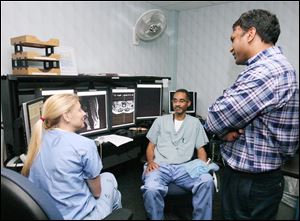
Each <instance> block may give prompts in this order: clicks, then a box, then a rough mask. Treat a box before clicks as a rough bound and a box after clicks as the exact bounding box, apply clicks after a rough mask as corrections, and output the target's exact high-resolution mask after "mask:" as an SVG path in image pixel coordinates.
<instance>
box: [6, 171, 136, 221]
mask: <svg viewBox="0 0 300 221" xmlns="http://www.w3.org/2000/svg"><path fill="white" fill-rule="evenodd" d="M132 216H133V214H132V212H131V211H130V210H128V209H124V208H122V209H119V210H116V211H113V213H111V214H110V215H108V216H107V217H106V218H105V219H106V220H128V219H132ZM6 219H19V220H24V219H25V220H31V219H34V220H63V216H62V215H61V213H60V212H59V211H58V209H57V208H56V207H55V204H54V201H53V199H52V198H51V197H50V196H49V195H48V194H47V193H46V192H44V191H43V190H41V189H39V188H37V187H36V186H35V185H34V184H33V183H32V182H30V181H29V179H27V177H25V176H22V175H21V174H19V173H18V172H16V171H13V170H10V169H7V168H1V220H6Z"/></svg>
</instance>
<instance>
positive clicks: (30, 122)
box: [22, 97, 44, 144]
mask: <svg viewBox="0 0 300 221" xmlns="http://www.w3.org/2000/svg"><path fill="white" fill-rule="evenodd" d="M43 100H44V98H43V97H40V98H36V99H33V100H30V101H27V102H24V103H22V109H23V120H24V121H23V122H24V127H25V134H26V140H27V144H29V141H30V137H31V131H32V129H33V126H34V124H35V123H36V122H37V121H38V120H39V119H40V118H41V116H42V109H43V103H44V101H43Z"/></svg>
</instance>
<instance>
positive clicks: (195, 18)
mask: <svg viewBox="0 0 300 221" xmlns="http://www.w3.org/2000/svg"><path fill="white" fill-rule="evenodd" d="M254 8H261V9H267V10H270V11H271V12H273V13H275V14H276V15H277V17H278V19H279V22H280V26H281V34H280V36H279V40H278V42H277V45H278V46H281V47H282V49H283V52H284V54H285V55H286V57H287V58H288V59H289V61H290V62H291V63H292V65H293V66H294V67H295V69H296V71H297V76H298V79H299V2H282V1H281V2H278V1H274V2H273V1H270V2H232V3H226V4H223V5H217V6H212V7H204V8H199V9H193V10H188V11H182V12H180V13H179V18H178V20H179V27H178V48H177V51H178V57H177V87H178V88H180V87H184V88H188V89H190V90H195V91H197V92H198V103H197V112H198V114H200V115H201V116H202V117H204V118H206V115H207V109H208V107H209V105H210V104H212V103H213V102H214V101H215V100H216V98H218V97H219V96H220V95H222V91H223V90H224V89H225V88H227V87H229V86H230V85H231V84H232V83H233V82H234V80H235V79H236V77H237V75H238V74H239V72H240V71H241V70H242V69H243V68H244V66H237V65H236V64H235V62H234V59H233V57H232V55H231V53H229V48H230V46H231V41H230V36H231V33H232V24H233V23H234V22H235V21H236V20H237V19H238V18H239V16H240V14H242V13H243V12H245V11H247V10H250V9H254ZM187 76H188V77H187ZM298 84H299V82H298Z"/></svg>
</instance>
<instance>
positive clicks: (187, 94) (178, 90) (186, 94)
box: [174, 88, 191, 101]
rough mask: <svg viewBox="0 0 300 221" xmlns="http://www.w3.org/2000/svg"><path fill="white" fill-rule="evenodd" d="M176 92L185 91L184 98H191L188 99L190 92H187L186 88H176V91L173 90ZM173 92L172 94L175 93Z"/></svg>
mask: <svg viewBox="0 0 300 221" xmlns="http://www.w3.org/2000/svg"><path fill="white" fill-rule="evenodd" d="M177 92H181V93H185V96H186V98H187V99H188V100H189V101H190V100H191V99H190V94H189V92H188V91H187V90H186V89H182V88H181V89H177V90H176V91H175V93H177ZM175 93H174V95H175Z"/></svg>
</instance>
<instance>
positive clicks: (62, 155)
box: [29, 129, 103, 219]
mask: <svg viewBox="0 0 300 221" xmlns="http://www.w3.org/2000/svg"><path fill="white" fill-rule="evenodd" d="M102 168H103V166H102V162H101V160H100V157H99V154H98V151H97V147H96V145H95V142H94V141H93V140H91V139H88V138H86V137H83V136H80V135H78V134H76V133H72V132H67V131H63V130H60V129H53V130H48V131H46V132H44V133H43V138H42V144H41V149H40V152H39V153H38V155H37V157H36V159H35V160H34V161H33V164H32V167H31V168H30V173H29V180H30V181H32V182H33V183H35V184H36V185H37V186H38V187H40V188H41V189H43V190H44V191H46V192H48V193H49V194H50V196H51V197H52V198H53V199H54V201H55V203H56V207H57V208H58V209H59V211H60V212H61V213H62V215H63V217H64V219H82V218H83V217H85V216H86V215H87V214H89V213H90V212H91V211H92V210H93V208H94V207H95V206H96V199H95V198H94V196H93V195H92V193H91V192H90V190H89V187H88V185H87V182H86V180H87V179H93V178H95V177H97V176H98V175H99V174H100V172H101V169H102Z"/></svg>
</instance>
